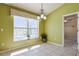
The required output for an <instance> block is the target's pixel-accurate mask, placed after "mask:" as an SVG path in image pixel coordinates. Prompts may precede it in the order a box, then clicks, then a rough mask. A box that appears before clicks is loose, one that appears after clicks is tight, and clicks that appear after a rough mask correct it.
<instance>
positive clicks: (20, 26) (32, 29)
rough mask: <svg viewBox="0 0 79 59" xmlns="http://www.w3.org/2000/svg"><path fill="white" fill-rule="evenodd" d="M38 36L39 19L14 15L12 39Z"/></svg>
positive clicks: (17, 39)
mask: <svg viewBox="0 0 79 59" xmlns="http://www.w3.org/2000/svg"><path fill="white" fill-rule="evenodd" d="M38 37H39V21H38V20H36V19H31V18H25V17H21V16H14V41H20V40H27V39H35V38H38Z"/></svg>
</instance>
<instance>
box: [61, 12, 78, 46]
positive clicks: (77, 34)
mask: <svg viewBox="0 0 79 59" xmlns="http://www.w3.org/2000/svg"><path fill="white" fill-rule="evenodd" d="M73 14H77V17H78V19H77V23H78V20H79V12H74V13H69V14H65V15H62V47H64V17H65V16H70V15H73ZM77 30H78V24H77ZM77 35H78V34H77ZM78 41H79V40H78V36H77V43H78Z"/></svg>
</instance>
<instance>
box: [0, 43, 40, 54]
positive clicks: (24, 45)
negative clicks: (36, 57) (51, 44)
mask: <svg viewBox="0 0 79 59" xmlns="http://www.w3.org/2000/svg"><path fill="white" fill-rule="evenodd" d="M39 43H40V42H38V43H35V44H39ZM35 44H33V45H35ZM28 46H32V45H30V44H29V45H26V44H23V46H21V47H12V48H8V49H6V50H3V51H0V54H1V53H5V52H8V51H12V50H15V49H20V48H23V47H28Z"/></svg>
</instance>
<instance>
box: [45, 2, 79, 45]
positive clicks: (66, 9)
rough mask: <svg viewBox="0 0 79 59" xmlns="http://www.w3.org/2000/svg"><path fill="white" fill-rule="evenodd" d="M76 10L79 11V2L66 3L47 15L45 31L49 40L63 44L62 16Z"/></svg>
mask: <svg viewBox="0 0 79 59" xmlns="http://www.w3.org/2000/svg"><path fill="white" fill-rule="evenodd" d="M74 12H79V3H72V4H71V3H66V4H64V5H63V6H61V7H59V8H58V9H56V10H55V11H53V12H51V13H50V14H49V15H48V16H47V20H46V21H45V32H46V33H47V35H48V40H49V41H51V42H54V43H57V44H60V45H61V44H62V16H63V15H65V14H69V13H74Z"/></svg>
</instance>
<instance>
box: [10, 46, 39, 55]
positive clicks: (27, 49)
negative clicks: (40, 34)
mask: <svg viewBox="0 0 79 59" xmlns="http://www.w3.org/2000/svg"><path fill="white" fill-rule="evenodd" d="M39 47H40V45H35V46H33V47H31V48H25V49H22V50H19V51H16V52H13V53H11V55H10V56H15V55H17V54H21V53H24V52H28V51H30V50H33V49H36V48H39Z"/></svg>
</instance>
